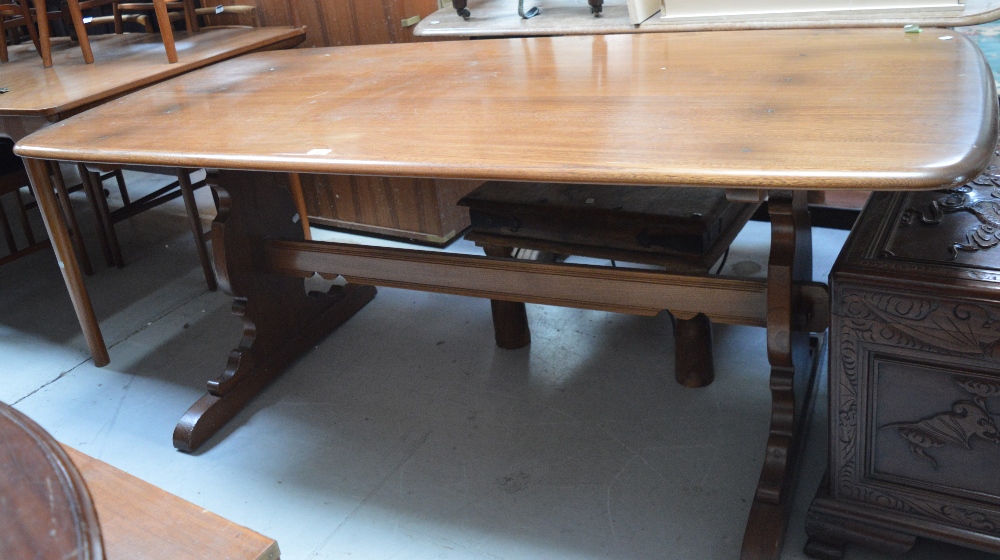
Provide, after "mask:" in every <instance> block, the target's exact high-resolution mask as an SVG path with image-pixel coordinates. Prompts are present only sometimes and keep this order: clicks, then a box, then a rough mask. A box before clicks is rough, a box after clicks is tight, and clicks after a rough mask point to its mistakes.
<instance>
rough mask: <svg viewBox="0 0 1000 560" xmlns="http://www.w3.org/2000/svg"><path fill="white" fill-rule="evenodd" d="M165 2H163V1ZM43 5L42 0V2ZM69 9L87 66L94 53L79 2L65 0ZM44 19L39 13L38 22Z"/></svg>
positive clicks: (42, 14)
mask: <svg viewBox="0 0 1000 560" xmlns="http://www.w3.org/2000/svg"><path fill="white" fill-rule="evenodd" d="M164 1H165V0H164ZM42 3H43V4H44V0H43V2H42ZM66 6H67V7H68V8H69V15H70V18H71V19H72V20H73V29H75V30H76V39H77V41H80V50H81V51H83V61H84V62H86V63H87V64H93V63H94V51H92V50H91V49H90V38H89V37H87V26H86V25H84V24H83V12H81V11H80V0H66ZM43 19H46V17H45V12H40V13H39V15H38V21H42V20H43Z"/></svg>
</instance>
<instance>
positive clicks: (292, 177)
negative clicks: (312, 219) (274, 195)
mask: <svg viewBox="0 0 1000 560" xmlns="http://www.w3.org/2000/svg"><path fill="white" fill-rule="evenodd" d="M288 190H289V192H291V193H292V200H293V201H295V209H296V210H298V211H299V220H300V221H301V222H302V235H304V236H305V238H306V241H310V240H312V230H310V229H309V211H308V210H307V209H306V199H305V197H304V196H303V195H302V179H301V178H300V177H299V174H298V173H289V174H288Z"/></svg>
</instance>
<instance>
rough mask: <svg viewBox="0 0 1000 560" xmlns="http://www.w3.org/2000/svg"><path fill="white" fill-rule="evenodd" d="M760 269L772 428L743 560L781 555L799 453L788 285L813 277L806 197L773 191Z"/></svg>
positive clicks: (801, 358)
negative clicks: (763, 272) (764, 264)
mask: <svg viewBox="0 0 1000 560" xmlns="http://www.w3.org/2000/svg"><path fill="white" fill-rule="evenodd" d="M768 209H769V213H770V216H771V254H770V257H769V260H768V270H767V282H768V288H767V308H768V310H767V355H768V361H770V363H771V381H770V387H771V426H770V433H769V434H768V438H767V447H766V450H765V456H764V468H763V469H762V471H761V474H760V480H759V482H758V483H757V491H756V494H755V495H754V500H753V504H752V505H751V508H750V518H749V520H748V521H747V528H746V532H745V533H744V536H743V551H742V554H741V558H742V559H743V560H751V559H753V560H757V559H765V558H767V559H775V558H778V556H779V555H780V554H781V545H782V543H783V542H784V536H785V526H786V523H787V520H788V511H789V509H790V507H791V502H792V490H793V488H794V479H795V474H796V471H797V466H798V465H797V462H798V458H799V457H798V455H799V452H800V451H801V448H802V445H801V439H802V438H801V436H802V433H803V429H804V427H805V426H804V424H803V419H804V418H806V416H807V415H806V414H805V412H806V410H807V406H808V402H807V399H808V395H809V388H810V385H811V383H810V382H811V376H812V370H811V368H810V367H809V333H808V332H805V331H804V330H803V329H796V328H795V327H796V326H798V323H800V322H802V323H804V322H805V317H804V316H803V314H802V312H801V308H800V306H799V304H798V301H797V300H798V298H797V297H796V294H795V289H794V285H793V283H794V282H796V281H808V280H810V279H811V277H812V236H811V233H810V223H809V210H808V207H807V205H806V192H805V191H778V192H772V193H770V195H769V199H768Z"/></svg>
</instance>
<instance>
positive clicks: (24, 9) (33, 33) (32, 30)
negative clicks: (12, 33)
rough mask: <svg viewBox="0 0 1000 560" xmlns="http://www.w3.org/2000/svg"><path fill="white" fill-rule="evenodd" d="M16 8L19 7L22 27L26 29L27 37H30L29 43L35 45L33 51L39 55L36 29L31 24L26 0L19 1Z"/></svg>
mask: <svg viewBox="0 0 1000 560" xmlns="http://www.w3.org/2000/svg"><path fill="white" fill-rule="evenodd" d="M18 6H20V7H21V17H23V18H24V26H25V27H26V28H28V37H31V42H32V43H34V44H35V50H36V51H38V52H39V53H41V52H42V51H41V45H39V42H38V29H36V28H35V26H34V24H33V23H32V19H31V8H29V7H28V0H19V2H18Z"/></svg>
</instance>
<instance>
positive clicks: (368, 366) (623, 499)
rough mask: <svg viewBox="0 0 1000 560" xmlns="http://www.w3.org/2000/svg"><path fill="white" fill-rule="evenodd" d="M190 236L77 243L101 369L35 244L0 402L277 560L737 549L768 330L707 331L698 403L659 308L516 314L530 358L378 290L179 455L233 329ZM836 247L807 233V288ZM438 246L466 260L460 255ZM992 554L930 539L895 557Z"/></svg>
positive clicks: (797, 535)
mask: <svg viewBox="0 0 1000 560" xmlns="http://www.w3.org/2000/svg"><path fill="white" fill-rule="evenodd" d="M130 184H131V185H132V192H133V193H139V192H141V191H142V190H143V189H148V188H149V185H150V184H151V183H150V182H149V180H148V178H146V177H144V176H131V177H130ZM199 199H200V200H201V202H202V203H207V202H208V199H209V197H208V193H207V192H205V191H202V192H200V193H199ZM74 202H75V203H76V205H77V207H78V212H79V215H80V218H81V220H82V221H83V222H84V224H91V223H92V219H91V216H90V213H89V211H88V210H87V209H86V207H85V204H84V200H83V199H82V198H80V199H76V200H75V201H74ZM204 208H205V212H204V214H205V221H206V224H207V222H208V220H209V218H210V216H209V214H210V211H209V210H208V208H209V206H208V205H207V204H206V205H205V206H204ZM187 228H188V226H187V224H186V221H185V219H184V217H183V209H182V207H181V206H180V205H179V204H171V205H168V206H166V207H162V208H160V209H158V210H155V211H152V212H147V213H146V214H143V215H141V216H139V217H137V218H134V219H132V220H130V221H128V222H126V223H122V224H119V226H118V230H117V231H118V235H119V236H120V238H121V241H122V245H123V249H124V253H125V257H126V260H127V262H128V264H127V266H126V267H125V268H124V269H120V270H119V269H111V268H106V267H105V266H104V265H103V263H102V262H99V260H100V253H99V250H98V247H97V245H96V243H92V244H91V248H90V249H91V255H92V256H94V257H97V259H95V264H96V265H97V266H96V269H97V274H96V275H95V276H93V277H91V278H88V279H87V285H88V287H89V289H90V290H91V294H92V296H93V298H94V303H95V307H96V310H97V313H98V315H99V317H100V318H101V321H102V326H103V328H104V333H105V336H106V338H107V341H108V343H109V345H110V347H111V358H112V362H111V365H110V366H107V367H104V368H95V367H94V366H93V363H92V362H91V360H90V359H89V355H88V354H87V352H86V347H85V344H84V342H83V338H82V336H81V334H80V331H79V328H78V326H77V324H76V320H75V318H74V315H73V312H72V308H71V307H70V303H69V298H68V296H67V295H66V291H65V288H64V287H63V283H62V280H61V277H60V275H59V273H58V269H57V268H56V264H55V260H54V258H53V257H52V254H51V253H49V252H42V253H39V254H36V255H33V256H30V257H27V258H25V259H22V260H20V261H17V262H15V263H13V264H11V265H8V266H5V267H0V400H2V401H4V402H8V403H14V404H15V406H16V407H17V408H18V409H19V410H21V411H23V412H25V413H27V414H28V415H29V416H31V417H32V418H34V419H35V420H36V421H37V422H39V423H40V424H41V425H42V426H43V427H45V428H46V429H47V430H49V431H50V432H51V433H52V434H53V435H55V437H56V438H58V439H59V440H61V441H63V442H65V443H67V444H69V445H71V446H74V447H76V448H77V449H79V450H81V451H83V452H85V453H88V454H90V455H92V456H95V457H97V458H99V459H102V460H104V461H106V462H108V463H111V464H112V465H115V466H116V467H118V468H121V469H123V470H125V471H127V472H129V473H132V474H134V475H135V476H138V477H140V478H142V479H144V480H147V481H149V482H151V483H153V484H155V485H157V486H159V487H161V488H164V489H165V490H168V491H170V492H172V493H174V494H177V495H178V496H181V497H182V498H185V499H187V500H190V501H192V502H194V503H196V504H198V505H200V506H203V507H205V508H207V509H209V510H212V511H214V512H216V513H218V514H220V515H222V516H224V517H227V518H229V519H231V520H233V521H235V522H237V523H240V524H242V525H246V526H248V527H251V528H253V529H255V530H256V531H258V532H260V533H263V534H265V535H268V536H270V537H272V538H275V539H276V540H277V541H278V542H279V544H280V546H281V549H282V551H283V557H284V558H286V559H305V558H355V559H359V558H362V559H390V558H393V559H418V558H446V559H467V558H468V559H479V558H494V559H495V558H504V559H532V558H545V559H553V558H567V559H569V558H573V559H590V558H609V559H646V558H669V559H727V558H733V559H735V558H737V557H738V552H739V546H740V542H741V539H742V535H743V527H744V523H745V520H746V516H747V512H748V511H749V507H750V503H749V502H750V498H751V496H752V493H753V490H754V486H755V484H756V481H757V477H758V475H759V472H760V466H761V463H762V459H763V457H762V450H763V443H764V437H765V433H766V424H767V420H768V413H769V403H770V399H769V394H768V390H767V372H768V367H767V358H766V355H765V352H764V331H763V330H762V329H758V328H744V327H730V326H718V327H717V328H716V331H715V352H716V366H717V370H718V373H717V379H716V382H715V383H714V384H713V385H712V386H710V387H708V388H705V389H697V390H692V389H685V388H682V387H680V386H678V385H677V384H676V383H675V382H674V381H673V372H672V351H673V342H672V338H671V332H670V331H671V326H670V321H669V320H668V319H667V318H666V317H655V318H645V317H632V316H626V315H615V314H610V313H603V312H596V311H581V310H573V309H560V308H555V307H545V306H529V317H530V321H531V325H532V333H533V343H532V345H531V347H530V348H529V349H524V350H519V351H504V350H499V349H497V348H496V347H495V346H494V344H493V332H492V325H491V320H490V313H489V303H488V302H487V301H483V300H477V299H472V298H462V297H453V296H444V295H434V294H424V293H417V292H406V291H401V290H393V289H380V290H379V295H378V296H377V297H376V299H375V300H374V301H373V302H372V303H371V304H369V305H368V306H367V307H366V308H365V309H364V310H362V311H361V312H360V313H359V314H358V315H357V316H356V317H355V318H353V319H352V320H351V321H349V322H348V323H347V324H346V325H345V326H343V327H341V328H340V329H339V330H337V331H335V332H334V333H333V334H331V335H330V336H329V337H328V338H327V339H326V340H324V341H323V342H322V343H321V344H320V345H318V346H317V347H316V348H315V349H314V350H312V351H311V352H309V353H308V354H307V355H305V356H304V357H303V358H302V359H301V360H300V361H299V362H298V363H296V364H295V365H294V367H292V368H291V369H290V370H289V371H287V372H286V373H285V375H284V376H283V377H282V378H281V379H280V380H278V381H277V382H276V383H274V384H273V385H272V386H271V387H270V388H268V389H267V390H266V391H265V392H264V393H263V394H262V395H260V396H259V397H258V398H257V399H256V400H254V401H253V402H252V403H251V404H250V405H249V406H248V407H247V409H246V410H245V411H244V412H242V413H241V414H240V415H239V416H238V417H237V418H236V419H235V420H234V421H233V422H231V423H230V424H229V425H228V426H227V427H226V428H225V429H224V430H223V432H222V437H217V438H215V439H213V440H212V441H211V442H210V443H209V444H208V445H207V446H206V447H205V448H204V449H203V450H201V451H200V452H199V453H197V454H195V455H187V454H183V453H180V452H177V451H175V450H174V448H173V447H172V445H171V432H172V430H173V427H174V424H175V423H176V422H177V420H178V419H179V418H180V416H181V414H182V413H183V412H184V411H185V410H186V409H187V408H188V406H190V405H191V404H192V403H193V402H194V401H195V400H197V399H198V398H199V397H200V396H201V395H202V394H203V393H204V389H205V381H206V380H208V379H209V378H214V377H215V376H217V375H218V374H219V373H220V372H221V371H222V368H223V366H224V365H225V362H226V356H227V354H228V352H229V350H230V349H231V348H233V347H234V346H235V345H236V343H237V342H238V339H239V336H240V321H239V319H237V318H236V317H234V316H232V315H231V314H230V312H229V306H230V299H229V298H227V297H226V296H225V295H223V294H222V293H209V292H207V291H206V289H205V285H204V281H203V279H202V276H201V272H200V268H199V267H198V263H197V259H196V256H195V252H194V247H193V243H192V241H191V239H190V233H189V230H188V229H187ZM767 231H768V230H767V226H766V225H763V224H751V225H750V227H748V229H747V230H746V231H745V232H744V234H742V235H741V236H740V238H739V239H738V240H737V242H736V243H735V245H734V249H733V254H732V255H731V256H730V257H729V260H728V264H727V265H726V270H727V272H731V271H733V270H737V271H739V272H741V273H754V272H755V271H757V272H758V273H759V270H760V268H761V265H762V263H764V262H765V261H766V257H767V241H766V240H767ZM317 236H318V237H328V238H333V237H336V238H338V239H343V238H344V236H342V235H334V234H330V233H328V232H326V233H321V232H319V231H317ZM845 237H846V234H845V232H837V231H828V230H818V229H817V230H815V233H814V247H815V252H816V267H815V274H816V277H817V278H821V279H825V278H826V275H827V274H828V272H829V268H830V266H831V264H832V261H833V258H834V257H835V255H836V253H837V252H838V251H839V249H840V246H841V245H842V244H843V242H844V239H845ZM90 239H91V240H93V239H94V238H93V237H92V236H91V237H90ZM449 250H452V251H463V252H473V253H476V252H478V251H477V249H476V248H475V247H474V246H472V244H470V243H466V242H464V241H463V242H459V243H457V244H456V245H455V246H454V247H452V248H451V249H449ZM825 397H826V391H825V388H823V389H822V391H821V394H820V403H822V402H824V401H825ZM825 421H826V413H825V410H824V408H823V406H818V407H817V409H816V414H815V418H814V422H813V426H812V430H811V434H810V440H809V446H808V450H807V458H806V462H805V468H804V471H803V475H802V476H801V477H800V482H799V486H798V493H797V506H796V508H795V513H794V515H793V517H792V520H791V523H790V527H789V530H788V538H787V542H786V547H785V552H784V555H783V556H782V558H786V559H798V558H804V556H803V555H802V554H801V549H802V545H803V544H804V534H803V514H804V510H805V507H806V506H807V505H808V502H809V500H810V499H811V497H812V494H813V493H814V492H815V490H816V488H817V486H818V484H819V479H820V477H821V476H822V472H823V470H824V462H825V445H826V436H825V429H824V423H825ZM987 557H990V556H988V555H982V554H979V553H974V552H969V551H966V550H964V549H959V548H955V547H951V546H947V545H941V544H936V543H926V542H921V543H919V544H918V547H917V549H916V550H915V551H914V552H912V553H911V554H910V555H909V558H912V559H914V560H916V559H920V560H924V559H931V558H933V559H942V558H963V559H970V560H971V559H980V558H987ZM847 558H848V559H874V558H880V556H878V555H873V554H871V553H869V552H866V551H864V550H860V549H851V550H849V552H848V555H847Z"/></svg>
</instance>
